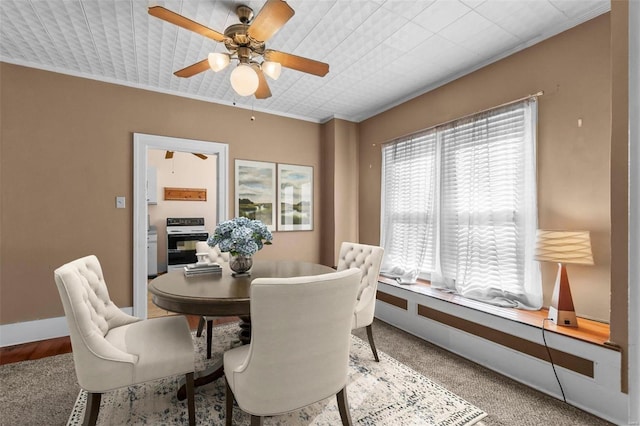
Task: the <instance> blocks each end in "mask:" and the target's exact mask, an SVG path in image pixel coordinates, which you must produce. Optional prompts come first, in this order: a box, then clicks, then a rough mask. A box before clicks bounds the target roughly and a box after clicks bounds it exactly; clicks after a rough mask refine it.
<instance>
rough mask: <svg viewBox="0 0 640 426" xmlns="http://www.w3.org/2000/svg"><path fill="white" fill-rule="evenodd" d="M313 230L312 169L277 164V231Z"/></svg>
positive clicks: (309, 167)
mask: <svg viewBox="0 0 640 426" xmlns="http://www.w3.org/2000/svg"><path fill="white" fill-rule="evenodd" d="M312 229H313V167H311V166H295V165H291V164H278V231H310V230H312Z"/></svg>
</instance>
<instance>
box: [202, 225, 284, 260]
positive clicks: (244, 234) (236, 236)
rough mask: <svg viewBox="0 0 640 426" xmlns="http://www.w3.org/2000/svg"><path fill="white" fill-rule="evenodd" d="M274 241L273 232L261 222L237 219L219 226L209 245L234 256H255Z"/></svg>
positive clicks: (208, 240)
mask: <svg viewBox="0 0 640 426" xmlns="http://www.w3.org/2000/svg"><path fill="white" fill-rule="evenodd" d="M272 239H273V236H272V235H271V231H269V229H267V226H266V225H265V224H264V223H262V222H261V221H259V220H251V219H247V218H246V217H235V218H233V219H230V220H226V221H224V222H221V223H220V224H218V227H217V228H216V230H215V231H214V233H213V235H211V236H210V237H209V238H208V239H207V244H208V245H209V246H211V247H214V246H216V245H217V246H218V247H219V248H220V251H222V252H229V253H230V254H231V255H232V256H253V255H254V254H255V253H256V252H257V251H258V250H260V249H262V247H263V246H264V245H265V244H266V245H269V244H271V240H272Z"/></svg>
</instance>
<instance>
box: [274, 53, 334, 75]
mask: <svg viewBox="0 0 640 426" xmlns="http://www.w3.org/2000/svg"><path fill="white" fill-rule="evenodd" d="M264 58H265V59H266V60H267V61H273V62H279V63H280V65H282V66H283V67H286V68H291V69H294V70H297V71H302V72H306V73H308V74H314V75H317V76H319V77H324V76H325V75H327V73H328V72H329V64H325V63H324V62H319V61H314V60H313V59H308V58H303V57H302V56H296V55H292V54H290V53H284V52H278V51H277V50H271V49H267V50H266V51H265V52H264Z"/></svg>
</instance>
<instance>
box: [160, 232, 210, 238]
mask: <svg viewBox="0 0 640 426" xmlns="http://www.w3.org/2000/svg"><path fill="white" fill-rule="evenodd" d="M169 236H170V237H180V238H181V239H189V238H194V237H195V238H202V237H205V238H208V237H209V233H208V232H195V233H189V234H169Z"/></svg>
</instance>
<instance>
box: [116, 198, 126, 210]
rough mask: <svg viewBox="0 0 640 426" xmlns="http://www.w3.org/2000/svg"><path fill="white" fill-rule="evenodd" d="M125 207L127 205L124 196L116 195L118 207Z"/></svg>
mask: <svg viewBox="0 0 640 426" xmlns="http://www.w3.org/2000/svg"><path fill="white" fill-rule="evenodd" d="M124 207H125V201H124V197H116V208H117V209H124Z"/></svg>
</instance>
